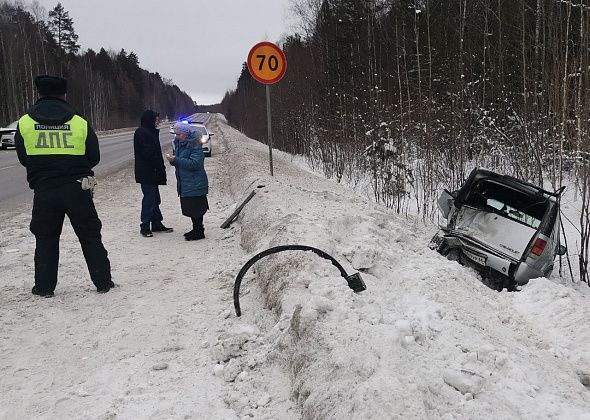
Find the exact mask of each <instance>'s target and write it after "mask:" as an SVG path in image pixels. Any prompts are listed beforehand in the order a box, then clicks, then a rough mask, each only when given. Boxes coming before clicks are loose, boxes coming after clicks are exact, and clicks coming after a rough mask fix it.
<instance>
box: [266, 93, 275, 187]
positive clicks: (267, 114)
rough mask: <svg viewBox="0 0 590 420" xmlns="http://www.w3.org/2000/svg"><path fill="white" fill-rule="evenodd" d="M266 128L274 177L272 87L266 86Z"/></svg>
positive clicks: (271, 173)
mask: <svg viewBox="0 0 590 420" xmlns="http://www.w3.org/2000/svg"><path fill="white" fill-rule="evenodd" d="M266 126H267V127H268V157H269V161H270V176H274V174H273V170H272V125H271V115H270V85H266Z"/></svg>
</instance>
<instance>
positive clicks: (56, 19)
mask: <svg viewBox="0 0 590 420" xmlns="http://www.w3.org/2000/svg"><path fill="white" fill-rule="evenodd" d="M49 30H50V31H51V34H52V35H53V38H54V39H55V42H56V43H57V45H58V46H59V50H60V52H61V51H62V50H64V51H65V52H66V53H68V54H76V53H77V52H78V51H79V50H80V45H79V44H78V43H77V42H78V35H76V32H75V31H74V21H73V19H72V18H71V17H70V13H69V12H68V11H66V10H65V9H64V8H63V6H62V5H61V3H57V6H55V7H54V8H53V10H51V11H50V12H49Z"/></svg>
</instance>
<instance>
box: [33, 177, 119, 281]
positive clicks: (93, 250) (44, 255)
mask: <svg viewBox="0 0 590 420" xmlns="http://www.w3.org/2000/svg"><path fill="white" fill-rule="evenodd" d="M65 215H67V216H68V218H69V219H70V222H71V223H72V227H73V228H74V232H75V233H76V235H77V236H78V240H79V241H80V245H81V246H82V252H83V254H84V258H85V259H86V265H87V266H88V272H89V273H90V279H91V280H92V282H93V283H94V285H95V286H96V287H97V289H100V288H103V287H105V286H107V285H109V284H110V282H111V263H110V262H109V259H108V257H107V251H106V249H105V248H104V246H103V244H102V237H101V235H100V229H101V228H102V223H101V222H100V219H99V218H98V214H97V213H96V209H95V207H94V202H93V201H92V196H91V194H90V191H84V190H82V187H81V185H80V183H78V182H73V183H68V184H66V185H62V186H59V187H55V188H51V189H48V190H45V191H35V197H34V199H33V217H32V219H31V226H30V227H31V232H32V233H33V234H34V235H35V238H36V241H37V247H36V248H35V286H36V288H37V290H38V291H40V292H53V291H54V290H55V286H56V284H57V267H58V262H59V237H60V236H61V230H62V227H63V222H64V217H65Z"/></svg>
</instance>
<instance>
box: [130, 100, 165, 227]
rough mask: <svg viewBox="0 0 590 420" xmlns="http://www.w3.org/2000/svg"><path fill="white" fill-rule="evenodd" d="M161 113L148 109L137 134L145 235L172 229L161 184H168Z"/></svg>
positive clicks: (137, 172) (137, 179)
mask: <svg viewBox="0 0 590 420" xmlns="http://www.w3.org/2000/svg"><path fill="white" fill-rule="evenodd" d="M159 123H160V117H159V114H158V113H157V112H155V111H152V110H151V109H148V110H146V111H144V113H143V115H142V116H141V125H140V126H139V128H138V129H137V130H135V134H134V136H133V151H134V155H135V182H137V183H138V184H140V185H141V191H142V192H143V199H142V201H141V223H140V225H139V232H140V233H141V234H142V235H143V236H145V237H152V236H154V235H153V234H152V232H172V231H173V229H172V228H168V227H166V226H164V224H163V223H162V220H163V219H164V218H163V216H162V212H161V211H160V204H161V202H162V201H161V199H160V189H159V186H160V185H166V167H165V166H164V158H163V157H162V146H160V130H158V129H157V128H156V127H157V126H158V124H159Z"/></svg>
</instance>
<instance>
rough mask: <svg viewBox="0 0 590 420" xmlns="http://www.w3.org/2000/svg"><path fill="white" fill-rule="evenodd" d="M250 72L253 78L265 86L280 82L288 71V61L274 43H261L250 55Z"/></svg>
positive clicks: (255, 46) (253, 48) (254, 47)
mask: <svg viewBox="0 0 590 420" xmlns="http://www.w3.org/2000/svg"><path fill="white" fill-rule="evenodd" d="M248 70H249V71H250V74H251V75H252V77H253V78H254V79H256V80H258V81H259V82H260V83H264V84H265V85H272V84H273V83H276V82H278V81H279V80H281V79H282V78H283V76H284V75H285V71H286V70H287V59H286V58H285V54H283V51H281V49H280V48H279V47H277V46H276V45H275V44H273V43H272V42H259V43H258V44H256V45H254V46H253V47H252V49H251V50H250V53H249V54H248Z"/></svg>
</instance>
